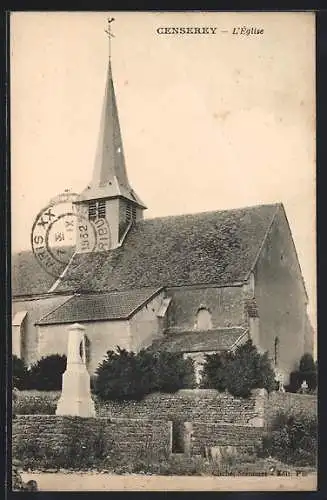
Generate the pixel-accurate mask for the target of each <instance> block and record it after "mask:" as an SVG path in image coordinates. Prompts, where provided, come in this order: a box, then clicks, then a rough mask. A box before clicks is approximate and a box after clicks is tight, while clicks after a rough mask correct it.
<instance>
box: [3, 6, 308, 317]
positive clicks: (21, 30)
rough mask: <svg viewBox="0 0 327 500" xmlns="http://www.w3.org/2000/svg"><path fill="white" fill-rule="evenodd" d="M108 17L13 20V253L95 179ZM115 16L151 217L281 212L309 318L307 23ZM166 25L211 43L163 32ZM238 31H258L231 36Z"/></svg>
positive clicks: (134, 157) (128, 141)
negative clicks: (254, 208)
mask: <svg viewBox="0 0 327 500" xmlns="http://www.w3.org/2000/svg"><path fill="white" fill-rule="evenodd" d="M108 15H109V13H108V14H107V13H103V12H100V13H73V12H71V13H33V12H29V13H14V14H13V15H12V23H11V65H12V66H11V121H12V137H11V142H12V156H11V169H12V247H13V251H16V250H20V249H25V248H30V232H31V228H32V224H33V221H34V218H35V216H36V214H37V213H38V212H39V211H40V210H41V209H42V208H43V207H44V206H45V205H46V204H47V202H48V201H49V199H50V198H51V197H53V196H55V195H56V194H58V193H60V192H62V191H64V189H66V188H69V189H72V190H73V191H75V192H78V191H81V190H82V189H84V187H85V186H86V185H87V183H88V182H89V180H90V179H91V176H92V169H93V162H94V157H95V150H96V143H97V136H98V131H99V124H100V114H101V106H102V99H103V94H104V85H105V77H106V70H107V60H108V40H107V38H106V35H105V33H104V28H105V26H106V18H107V16H108ZM110 15H113V17H115V22H114V23H113V25H112V26H113V31H114V33H115V38H114V39H113V45H112V66H113V76H114V82H115V89H116V96H117V101H118V109H119V117H120V123H121V129H122V135H123V143H124V150H125V156H126V164H127V169H128V175H129V179H130V182H131V184H132V186H133V188H134V189H135V190H136V192H137V193H138V195H139V196H140V197H141V199H142V200H144V202H145V203H146V205H147V206H148V210H147V211H146V217H156V216H163V215H171V214H181V213H190V212H202V211H208V210H219V209H226V208H227V209H228V208H236V207H242V206H246V205H256V204H260V203H275V202H283V203H284V206H285V209H286V213H287V216H288V219H289V222H290V226H291V230H292V233H293V238H294V241H295V244H296V247H297V251H298V254H299V259H300V264H301V267H302V271H303V275H304V278H305V282H306V286H307V289H308V293H309V298H310V302H311V306H310V314H311V318H312V319H313V321H314V322H315V309H316V298H315V287H316V279H315V277H316V271H315V66H314V65H315V52H314V51H315V38H314V37H315V26H314V16H313V14H310V13H206V14H204V13H110ZM161 26H170V27H171V26H199V27H202V26H211V27H216V28H217V34H216V35H158V34H157V33H156V29H157V28H158V27H161ZM237 26H248V27H252V26H253V27H258V28H263V29H264V34H263V35H253V36H237V35H233V34H232V31H233V28H234V27H237ZM220 30H228V32H227V33H222V32H221V31H220Z"/></svg>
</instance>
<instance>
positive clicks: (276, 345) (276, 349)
mask: <svg viewBox="0 0 327 500" xmlns="http://www.w3.org/2000/svg"><path fill="white" fill-rule="evenodd" d="M278 360H279V338H278V337H275V342H274V364H275V366H278Z"/></svg>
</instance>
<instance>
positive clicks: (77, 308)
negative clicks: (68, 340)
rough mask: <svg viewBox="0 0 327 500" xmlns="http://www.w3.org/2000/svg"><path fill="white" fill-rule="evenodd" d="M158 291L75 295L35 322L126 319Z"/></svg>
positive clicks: (156, 289)
mask: <svg viewBox="0 0 327 500" xmlns="http://www.w3.org/2000/svg"><path fill="white" fill-rule="evenodd" d="M159 291H160V289H158V288H143V289H136V290H130V291H127V292H111V293H106V294H92V295H75V296H73V297H72V298H71V299H70V300H68V301H67V302H65V303H64V304H63V305H62V306H60V307H59V308H58V309H56V310H54V311H52V312H50V313H49V314H47V315H46V316H44V317H43V318H41V320H40V321H38V322H37V324H39V325H51V324H58V323H75V322H83V321H99V320H113V319H116V320H117V319H127V318H129V317H130V316H131V315H133V313H134V312H136V311H137V310H138V308H139V307H141V306H142V305H144V304H145V303H146V302H148V301H149V300H150V299H151V298H152V297H153V296H155V295H156V294H157V293H158V292H159Z"/></svg>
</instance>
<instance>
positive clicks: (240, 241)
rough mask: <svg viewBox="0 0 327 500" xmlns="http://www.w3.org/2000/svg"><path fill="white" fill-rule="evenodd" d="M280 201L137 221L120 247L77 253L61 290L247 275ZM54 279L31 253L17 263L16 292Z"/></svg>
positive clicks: (41, 288)
mask: <svg viewBox="0 0 327 500" xmlns="http://www.w3.org/2000/svg"><path fill="white" fill-rule="evenodd" d="M281 206H282V205H280V204H273V205H259V206H254V207H247V208H241V209H234V210H224V211H218V212H204V213H198V214H190V215H178V216H171V217H163V218H155V219H145V220H143V221H140V222H137V223H136V224H135V225H134V226H133V227H132V228H131V230H130V231H129V233H128V234H127V236H126V239H125V241H124V244H123V245H122V246H121V247H119V248H117V249H114V250H110V251H108V252H102V253H89V254H87V253H84V254H76V255H75V256H74V257H73V259H72V261H71V263H70V266H69V269H68V272H67V273H66V275H65V279H64V280H63V281H62V282H61V283H60V285H59V286H58V287H57V288H56V292H68V293H70V292H73V291H75V292H78V291H79V292H100V291H103V292H105V291H108V292H109V291H113V290H129V289H133V288H143V287H160V286H179V285H192V284H217V285H220V286H221V285H228V284H231V283H233V282H236V281H243V280H244V279H246V277H247V274H248V273H249V271H250V270H251V268H252V266H253V265H254V263H255V259H256V257H257V255H258V253H259V251H260V248H261V245H262V243H263V241H264V238H265V235H266V233H267V231H268V229H269V227H270V224H271V222H272V220H273V218H274V215H275V214H276V212H277V210H278V209H279V207H281ZM18 260H19V259H18ZM53 282H54V279H53V278H52V277H51V276H48V275H47V274H46V273H45V272H44V271H43V270H42V268H40V266H39V264H38V263H37V262H36V261H35V259H34V257H33V254H32V253H30V255H27V254H26V255H25V256H24V259H23V262H21V263H20V265H19V266H18V265H17V266H16V267H14V269H13V295H17V294H20V293H42V292H43V293H44V292H46V291H47V290H48V289H49V288H50V287H51V285H52V284H53Z"/></svg>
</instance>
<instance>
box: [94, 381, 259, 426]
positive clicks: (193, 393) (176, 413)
mask: <svg viewBox="0 0 327 500" xmlns="http://www.w3.org/2000/svg"><path fill="white" fill-rule="evenodd" d="M259 400H260V398H258V395H257V394H256V392H254V394H253V396H252V397H251V398H249V399H241V398H234V397H233V396H231V395H229V394H227V393H219V392H218V391H215V390H209V389H195V390H186V389H185V390H180V391H178V392H177V393H174V394H150V395H149V396H147V397H146V398H145V399H144V400H143V401H139V402H134V401H125V402H113V401H110V402H107V403H101V404H97V403H96V408H97V414H98V415H99V416H111V417H124V418H150V419H151V418H160V419H163V420H172V421H176V420H179V421H183V422H192V421H194V420H198V421H207V422H226V423H234V422H235V423H239V424H251V421H254V420H255V419H258V418H261V417H262V416H263V415H262V409H261V406H260V404H258V402H259ZM252 425H258V424H257V423H252Z"/></svg>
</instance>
